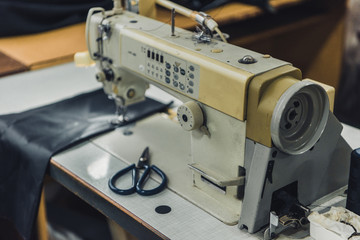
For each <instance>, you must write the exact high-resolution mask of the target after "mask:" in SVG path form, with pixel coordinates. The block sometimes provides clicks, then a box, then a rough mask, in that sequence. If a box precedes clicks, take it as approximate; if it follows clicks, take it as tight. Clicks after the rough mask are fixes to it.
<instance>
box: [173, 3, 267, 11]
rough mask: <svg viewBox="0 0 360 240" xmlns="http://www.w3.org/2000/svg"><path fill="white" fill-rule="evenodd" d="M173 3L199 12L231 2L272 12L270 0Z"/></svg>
mask: <svg viewBox="0 0 360 240" xmlns="http://www.w3.org/2000/svg"><path fill="white" fill-rule="evenodd" d="M172 2H175V3H178V4H180V5H183V6H185V7H187V8H190V9H192V10H197V11H207V10H210V9H213V8H216V7H219V6H222V5H224V4H226V3H229V2H242V3H246V4H251V5H256V6H259V7H262V8H264V9H266V10H270V9H271V6H270V5H269V0H210V1H209V0H172Z"/></svg>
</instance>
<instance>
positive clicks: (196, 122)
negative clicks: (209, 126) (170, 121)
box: [177, 101, 204, 131]
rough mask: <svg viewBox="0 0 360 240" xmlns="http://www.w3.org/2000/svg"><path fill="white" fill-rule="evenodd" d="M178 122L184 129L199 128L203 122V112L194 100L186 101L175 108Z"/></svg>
mask: <svg viewBox="0 0 360 240" xmlns="http://www.w3.org/2000/svg"><path fill="white" fill-rule="evenodd" d="M177 117H178V120H179V123H180V125H181V127H182V128H183V129H185V130H186V131H191V130H195V129H198V128H200V127H201V126H202V125H203V123H204V114H203V112H202V110H201V107H200V106H199V104H197V103H196V102H194V101H190V102H186V103H184V104H183V105H181V106H180V107H179V108H178V110H177Z"/></svg>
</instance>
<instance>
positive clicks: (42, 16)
mask: <svg viewBox="0 0 360 240" xmlns="http://www.w3.org/2000/svg"><path fill="white" fill-rule="evenodd" d="M92 7H103V8H105V9H107V10H108V9H111V8H112V0H0V16H1V21H0V37H4V36H14V35H22V34H30V33H38V32H43V31H48V30H51V29H56V28H60V27H64V26H67V25H71V24H75V23H79V22H84V21H85V20H86V16H87V12H88V11H89V9H90V8H92Z"/></svg>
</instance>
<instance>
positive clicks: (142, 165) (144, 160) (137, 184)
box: [108, 147, 167, 196]
mask: <svg viewBox="0 0 360 240" xmlns="http://www.w3.org/2000/svg"><path fill="white" fill-rule="evenodd" d="M149 159H150V157H149V147H146V148H145V150H144V151H143V153H142V154H141V156H140V158H139V161H138V163H137V165H135V163H133V164H131V165H130V166H128V167H126V168H123V169H121V170H120V171H118V172H117V173H115V174H114V175H113V176H112V177H111V178H110V179H109V183H108V184H109V188H110V189H111V190H112V191H113V192H115V193H117V194H120V195H129V194H132V193H134V192H137V193H138V194H140V195H143V196H150V195H154V194H157V193H159V192H161V191H162V190H163V189H164V188H165V186H166V183H167V178H166V175H165V173H163V171H161V170H160V169H159V168H158V167H156V166H155V165H151V166H150V165H149ZM140 169H145V171H144V173H143V174H142V175H141V177H140V178H138V175H139V172H140ZM151 170H153V171H154V172H155V173H156V174H158V175H159V176H160V177H161V183H160V185H159V186H157V187H155V188H153V189H149V190H145V189H143V186H144V184H145V182H146V180H147V179H148V178H149V176H150V172H151ZM129 171H132V186H131V187H130V188H128V189H120V188H117V187H115V182H116V180H117V179H118V178H120V177H121V176H123V175H124V174H126V173H127V172H129Z"/></svg>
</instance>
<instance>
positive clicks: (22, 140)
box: [0, 90, 168, 239]
mask: <svg viewBox="0 0 360 240" xmlns="http://www.w3.org/2000/svg"><path fill="white" fill-rule="evenodd" d="M167 106H168V105H166V104H162V103H159V102H157V101H155V100H152V99H146V101H144V102H141V103H139V104H134V105H131V106H129V107H128V113H127V117H128V118H129V120H128V122H127V123H130V122H134V121H136V120H138V119H140V118H143V117H145V116H149V115H151V114H152V113H155V112H159V111H163V110H164V109H166V108H167ZM114 116H115V104H114V102H113V101H111V100H109V99H108V98H107V97H106V95H105V94H104V93H103V91H102V90H96V91H94V92H90V93H85V94H81V95H79V96H76V97H73V98H70V99H66V100H63V101H60V102H57V103H54V104H50V105H47V106H44V107H40V108H36V109H32V110H29V111H25V112H22V113H16V114H9V115H3V116H0V164H1V165H0V223H1V222H9V224H8V225H9V226H15V228H16V229H17V231H18V233H19V234H20V235H21V236H22V237H23V238H24V239H29V238H30V236H31V231H32V228H33V225H34V220H35V218H36V216H37V210H38V206H39V199H40V195H41V188H42V183H43V178H44V175H45V173H46V169H47V166H48V162H49V160H50V158H51V156H52V155H54V154H56V153H58V152H59V151H62V150H64V149H66V148H68V147H70V146H73V145H75V144H78V143H79V142H81V141H84V140H86V139H88V138H90V137H93V136H95V135H98V134H101V133H104V132H107V131H111V130H113V129H114V128H115V127H114V126H113V125H112V124H111V123H110V119H112V118H114ZM2 225H3V226H4V224H2ZM7 230H9V231H10V230H12V232H14V233H13V234H15V235H16V231H13V229H11V228H8V229H1V227H0V239H12V237H11V238H9V235H10V234H12V233H11V232H9V231H7ZM13 236H14V235H13ZM14 239H15V238H14Z"/></svg>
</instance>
